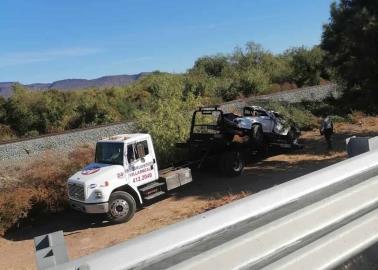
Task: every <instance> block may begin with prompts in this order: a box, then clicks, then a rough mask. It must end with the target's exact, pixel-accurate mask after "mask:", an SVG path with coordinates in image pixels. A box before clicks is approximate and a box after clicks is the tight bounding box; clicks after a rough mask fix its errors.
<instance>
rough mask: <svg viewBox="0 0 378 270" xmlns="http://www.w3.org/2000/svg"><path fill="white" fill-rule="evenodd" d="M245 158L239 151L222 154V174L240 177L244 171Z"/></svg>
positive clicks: (220, 163) (220, 164) (220, 165)
mask: <svg viewBox="0 0 378 270" xmlns="http://www.w3.org/2000/svg"><path fill="white" fill-rule="evenodd" d="M244 165H245V161H244V157H243V154H242V153H241V152H239V151H229V152H225V153H223V154H222V156H221V158H220V162H219V167H220V170H221V172H223V173H224V174H226V175H227V176H239V175H240V174H241V173H242V172H243V170H244Z"/></svg>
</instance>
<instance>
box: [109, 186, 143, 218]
mask: <svg viewBox="0 0 378 270" xmlns="http://www.w3.org/2000/svg"><path fill="white" fill-rule="evenodd" d="M135 211H136V202H135V200H134V197H133V196H131V195H130V194H129V193H127V192H124V191H116V192H114V193H112V194H111V195H110V198H109V211H108V213H107V216H108V218H109V219H110V220H111V221H112V222H114V223H122V222H126V221H129V220H130V219H131V218H132V217H133V216H134V213H135Z"/></svg>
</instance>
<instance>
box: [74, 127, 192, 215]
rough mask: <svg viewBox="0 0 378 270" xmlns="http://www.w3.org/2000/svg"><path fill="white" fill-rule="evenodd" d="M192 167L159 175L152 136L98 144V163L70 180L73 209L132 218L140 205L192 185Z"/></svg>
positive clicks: (118, 138) (112, 139)
mask: <svg viewBox="0 0 378 270" xmlns="http://www.w3.org/2000/svg"><path fill="white" fill-rule="evenodd" d="M191 180H192V178H191V172H190V169H189V168H171V169H169V170H165V171H164V173H163V174H162V175H161V176H160V175H159V171H158V165H157V162H156V156H155V150H154V146H153V143H152V139H151V136H150V135H149V134H121V135H116V136H112V137H109V138H106V139H103V140H100V141H98V142H97V144H96V152H95V160H94V162H93V163H90V164H88V165H87V166H85V167H84V168H83V169H82V170H80V171H78V172H77V173H75V174H74V175H72V176H71V177H70V178H69V179H68V184H67V185H68V197H69V200H70V206H71V207H72V208H74V209H76V210H79V211H82V212H85V213H106V214H107V215H108V217H109V219H110V220H112V221H114V222H118V223H119V222H124V221H127V220H129V219H131V218H132V216H133V215H134V212H135V210H136V208H137V206H138V205H143V203H145V202H146V201H148V200H151V199H153V198H155V197H157V196H160V195H163V194H165V193H166V191H168V190H170V189H173V188H177V187H179V186H181V185H183V184H186V183H188V182H191Z"/></svg>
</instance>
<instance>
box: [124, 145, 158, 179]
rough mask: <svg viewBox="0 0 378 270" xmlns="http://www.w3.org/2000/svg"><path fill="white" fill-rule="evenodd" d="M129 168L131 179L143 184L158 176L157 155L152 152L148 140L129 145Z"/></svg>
mask: <svg viewBox="0 0 378 270" xmlns="http://www.w3.org/2000/svg"><path fill="white" fill-rule="evenodd" d="M126 151H127V163H128V164H127V168H128V170H127V171H128V176H129V179H130V181H131V182H132V183H133V184H135V185H136V186H141V185H144V184H146V183H149V182H151V181H153V180H155V179H157V178H158V172H157V165H156V162H155V157H154V156H153V155H152V154H151V153H150V151H149V147H148V143H147V140H142V141H139V142H136V143H131V144H128V145H127V149H126Z"/></svg>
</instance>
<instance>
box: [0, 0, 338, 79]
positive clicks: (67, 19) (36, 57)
mask: <svg viewBox="0 0 378 270" xmlns="http://www.w3.org/2000/svg"><path fill="white" fill-rule="evenodd" d="M331 2H332V0H316V1H314V0H288V1H282V0H237V1H230V0H190V1H188V0H185V1H184V0H160V1H156V0H155V1H153V0H109V1H107V0H62V1H51V0H50V1H49V0H33V1H30V0H1V1H0V81H19V82H21V83H32V82H52V81H54V80H59V79H66V78H87V79H90V78H96V77H99V76H103V75H114V74H135V73H139V72H142V71H153V70H161V71H168V72H183V71H186V70H187V69H188V68H190V67H191V66H192V65H193V63H194V61H195V60H196V59H197V58H198V57H200V56H204V55H212V54H216V53H229V52H232V51H233V49H234V48H235V47H236V46H238V45H239V46H243V45H244V44H245V43H246V42H248V41H255V42H257V43H260V44H262V45H263V46H264V47H265V48H267V49H269V50H271V51H272V52H275V53H279V52H282V51H283V50H285V49H287V48H289V47H292V46H301V45H305V46H313V45H315V44H319V42H320V38H321V32H322V25H323V24H324V23H326V22H327V21H328V18H329V6H330V4H331Z"/></svg>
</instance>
